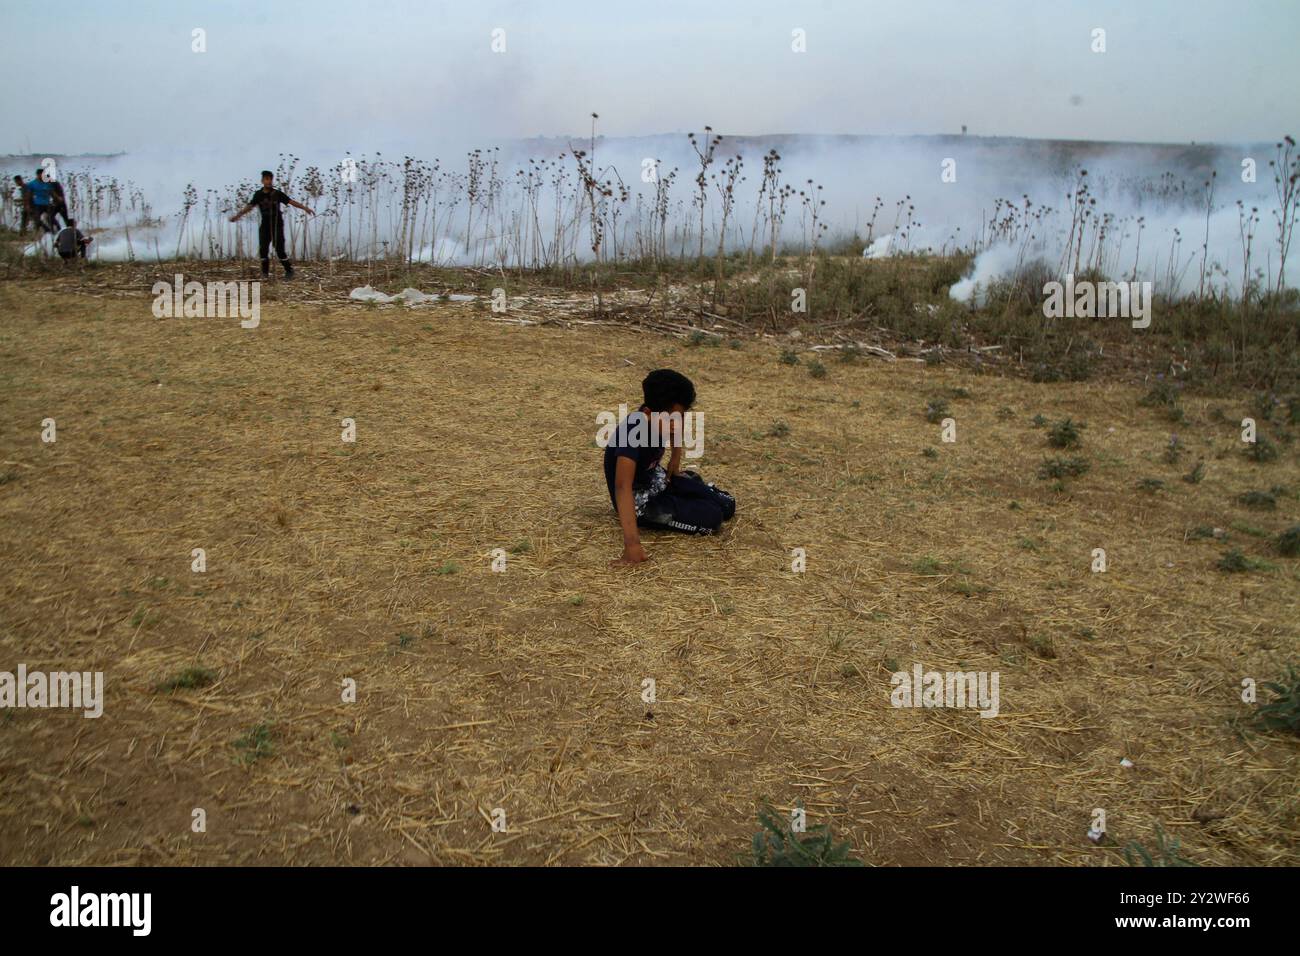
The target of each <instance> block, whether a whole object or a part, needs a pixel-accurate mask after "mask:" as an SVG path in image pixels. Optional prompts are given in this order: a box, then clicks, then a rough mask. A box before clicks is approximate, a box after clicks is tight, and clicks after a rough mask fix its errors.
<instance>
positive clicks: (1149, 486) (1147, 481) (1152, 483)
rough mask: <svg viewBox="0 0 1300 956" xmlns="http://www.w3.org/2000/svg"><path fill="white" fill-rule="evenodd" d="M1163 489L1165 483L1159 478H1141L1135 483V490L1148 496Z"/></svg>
mask: <svg viewBox="0 0 1300 956" xmlns="http://www.w3.org/2000/svg"><path fill="white" fill-rule="evenodd" d="M1164 487H1165V483H1164V481H1163V480H1162V479H1160V478H1141V479H1139V480H1138V483H1137V490H1138V491H1142V492H1146V493H1147V494H1149V495H1153V494H1155V493H1156V492H1157V491H1163V490H1164Z"/></svg>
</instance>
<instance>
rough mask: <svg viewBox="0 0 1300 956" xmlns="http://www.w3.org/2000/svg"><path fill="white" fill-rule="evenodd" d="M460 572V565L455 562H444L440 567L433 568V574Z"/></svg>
mask: <svg viewBox="0 0 1300 956" xmlns="http://www.w3.org/2000/svg"><path fill="white" fill-rule="evenodd" d="M459 570H460V565H459V564H457V563H456V562H455V561H444V562H443V563H442V566H441V567H438V568H435V569H434V571H433V573H434V574H455V573H456V572H457V571H459Z"/></svg>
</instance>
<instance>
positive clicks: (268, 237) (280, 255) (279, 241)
mask: <svg viewBox="0 0 1300 956" xmlns="http://www.w3.org/2000/svg"><path fill="white" fill-rule="evenodd" d="M272 242H274V243H275V257H276V258H277V259H279V260H280V265H282V266H284V271H285V272H286V273H287V272H288V271H289V269H290V268H291V266H290V265H289V257H288V256H286V255H285V254H284V220H283V219H280V218H278V217H277V218H275V219H273V220H270V221H267V220H265V219H263V220H262V222H261V225H259V226H258V227H257V255H258V258H260V259H261V260H262V275H270V273H271V257H270V256H269V255H267V252H268V251H269V250H270V247H271V243H272Z"/></svg>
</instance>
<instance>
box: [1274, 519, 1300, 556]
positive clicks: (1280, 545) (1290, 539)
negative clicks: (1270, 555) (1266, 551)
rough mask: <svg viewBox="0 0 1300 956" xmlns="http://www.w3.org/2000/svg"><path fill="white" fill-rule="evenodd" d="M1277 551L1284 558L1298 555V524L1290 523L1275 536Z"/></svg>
mask: <svg viewBox="0 0 1300 956" xmlns="http://www.w3.org/2000/svg"><path fill="white" fill-rule="evenodd" d="M1277 552H1278V554H1280V555H1282V556H1283V557H1286V558H1295V557H1300V524H1297V525H1292V526H1291V527H1289V528H1287V529H1286V530H1285V531H1283V532H1282V533H1281V534H1279V535H1278V536H1277Z"/></svg>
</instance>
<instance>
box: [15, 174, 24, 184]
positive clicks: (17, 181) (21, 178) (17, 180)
mask: <svg viewBox="0 0 1300 956" xmlns="http://www.w3.org/2000/svg"><path fill="white" fill-rule="evenodd" d="M22 181H23V177H21V176H15V177H14V182H16V183H20V184H21V183H22Z"/></svg>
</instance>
